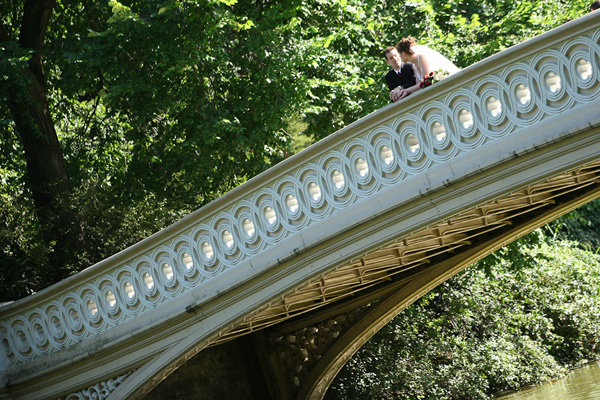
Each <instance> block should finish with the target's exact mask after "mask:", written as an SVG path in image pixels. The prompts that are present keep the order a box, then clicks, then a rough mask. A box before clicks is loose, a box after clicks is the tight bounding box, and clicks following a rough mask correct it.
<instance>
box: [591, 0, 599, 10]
mask: <svg viewBox="0 0 600 400" xmlns="http://www.w3.org/2000/svg"><path fill="white" fill-rule="evenodd" d="M598 9H600V1H595V2H593V3H592V5H591V6H590V10H592V11H595V10H598Z"/></svg>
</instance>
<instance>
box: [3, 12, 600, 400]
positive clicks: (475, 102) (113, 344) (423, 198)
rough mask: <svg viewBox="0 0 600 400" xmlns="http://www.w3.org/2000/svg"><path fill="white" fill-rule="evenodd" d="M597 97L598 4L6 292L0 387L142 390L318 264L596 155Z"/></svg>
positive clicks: (120, 393)
mask: <svg viewBox="0 0 600 400" xmlns="http://www.w3.org/2000/svg"><path fill="white" fill-rule="evenodd" d="M598 109H600V14H599V13H591V14H589V15H587V16H585V17H582V18H580V19H579V20H577V21H572V22H571V23H568V24H565V25H563V26H561V27H559V28H557V29H555V30H553V31H551V32H548V33H546V34H544V35H541V36H539V37H537V38H534V39H532V40H529V41H527V42H525V43H522V44H521V45H518V46H515V47H514V48H511V49H508V50H506V51H504V52H502V53H500V54H497V55H495V56H493V57H490V58H489V59H487V60H484V61H482V62H480V63H477V64H475V65H473V66H471V67H469V68H467V69H465V70H463V71H461V72H459V73H457V74H456V75H453V76H452V77H449V78H447V79H446V80H444V81H442V82H439V83H437V84H436V86H435V89H429V90H424V91H421V92H419V93H417V94H415V95H412V96H411V97H409V98H407V99H405V100H404V101H403V102H402V103H401V104H393V105H389V106H387V107H385V108H383V109H382V110H379V111H377V112H375V113H373V114H371V115H369V116H367V117H365V118H363V119H361V120H359V121H357V122H356V123H354V124H352V125H350V126H348V127H346V128H345V129H343V130H341V131H340V132H338V133H336V134H334V135H332V136H330V137H328V138H326V139H325V140H323V141H321V142H319V143H317V144H316V145H314V146H311V147H310V148H309V149H307V150H305V151H303V152H301V153H299V154H298V155H295V156H293V157H291V158H290V159H288V160H286V161H284V162H282V163H281V164H279V165H277V166H275V167H273V168H272V169H270V170H269V171H267V172H265V173H263V174H261V175H259V176H258V177H256V178H253V179H251V180H250V181H248V182H247V183H246V184H244V185H241V186H240V187H238V188H236V189H234V190H232V191H231V192H230V193H228V194H226V195H225V196H223V197H221V198H220V199H218V200H216V201H214V202H212V203H211V204H209V205H208V206H206V207H203V208H202V209H200V210H198V211H197V212H195V213H193V214H191V215H190V216H188V217H186V218H184V219H183V220H181V221H179V222H177V223H175V224H174V225H172V226H170V227H168V228H166V229H165V230H163V231H161V232H159V233H157V234H155V235H153V236H151V237H149V238H147V239H146V240H144V241H142V242H140V243H138V244H136V245H134V246H132V247H131V248H129V249H126V250H124V251H123V252H121V253H119V254H116V255H114V256H113V257H110V258H109V259H107V260H104V261H102V262H101V263H99V264H97V265H95V266H93V267H90V268H89V269H87V270H85V271H83V272H81V273H80V274H78V275H75V276H73V277H70V278H68V279H66V280H65V281H63V282H60V283H58V284H56V285H54V286H52V287H50V288H48V289H45V290H43V291H42V292H40V293H38V294H35V295H33V296H30V297H28V298H25V299H22V300H20V301H18V302H15V303H13V304H10V305H8V306H5V307H2V308H0V396H2V397H6V398H16V399H27V398H36V399H55V398H58V397H61V396H66V395H68V394H70V393H75V392H77V391H82V390H88V388H90V387H94V386H95V385H100V386H101V387H105V386H106V387H110V388H111V389H110V390H111V394H110V396H111V397H112V398H115V399H117V398H118V399H126V398H136V397H140V396H143V394H145V393H146V392H148V391H149V390H151V388H152V387H153V385H155V384H156V383H157V382H158V381H160V379H162V378H163V377H164V376H166V375H167V374H168V373H169V372H170V371H172V370H173V369H174V368H175V367H176V366H177V365H179V364H180V363H182V362H183V361H184V360H185V359H187V358H189V357H191V356H192V355H193V354H195V353H197V352H198V351H199V350H201V349H202V348H204V347H205V346H208V345H211V344H214V343H218V342H219V341H220V340H222V338H223V337H224V336H227V335H233V334H243V332H248V330H247V329H250V330H251V329H253V327H249V328H247V327H246V325H245V319H246V318H247V317H248V316H249V315H252V314H253V313H255V312H256V310H259V309H261V307H267V308H268V307H269V304H270V303H271V302H273V301H274V300H275V299H278V298H279V297H281V296H283V295H285V294H286V293H287V294H289V293H292V292H293V291H294V290H295V289H296V288H299V287H302V286H303V285H305V284H306V282H309V281H310V280H311V279H313V278H315V277H319V276H322V275H323V274H326V273H328V272H329V271H332V270H333V269H335V268H336V267H338V266H340V265H343V264H344V263H346V262H347V261H348V260H352V259H354V258H356V257H359V256H360V255H364V254H368V253H370V252H371V251H373V250H374V249H377V248H379V247H381V246H382V245H385V244H388V243H390V242H392V241H393V240H395V239H397V238H399V237H404V236H407V235H409V234H411V233H412V232H417V231H419V230H422V229H425V228H426V227H427V226H431V225H433V224H436V223H439V222H440V221H445V220H448V219H450V218H451V217H452V216H455V215H457V214H460V213H461V212H463V211H465V210H470V209H472V208H473V207H476V206H477V205H480V204H484V203H487V202H489V201H492V200H493V199H495V198H499V197H502V196H503V195H506V194H508V193H511V192H514V191H515V190H519V189H521V188H525V187H528V186H530V185H532V184H534V183H536V182H539V181H541V180H544V179H546V178H548V177H552V176H556V175H558V174H561V173H563V172H565V171H569V170H573V169H576V168H577V167H578V166H581V165H585V164H589V163H591V162H593V161H595V160H597V159H598V157H599V154H600V135H599V134H598V127H599V124H600V116H599V115H598ZM288 311H289V310H286V313H288ZM286 313H283V314H281V315H280V314H278V316H277V317H273V319H272V320H271V321H270V323H276V322H277V321H281V320H282V319H285V318H288V317H289V315H288V314H289V313H288V314H286ZM278 318H279V319H278ZM240 327H241V328H240ZM232 332H233V333H232ZM236 332H237V333H236ZM123 376H126V377H125V378H123V379H124V380H121V378H119V377H123ZM100 382H109V383H110V382H112V383H111V384H110V385H109V384H108V383H106V384H105V385H104V386H103V385H101V384H100ZM114 382H121V383H120V384H118V386H116V389H115V388H114V386H115V384H114ZM111 385H112V386H111ZM113 389H114V390H113ZM107 390H108V389H107Z"/></svg>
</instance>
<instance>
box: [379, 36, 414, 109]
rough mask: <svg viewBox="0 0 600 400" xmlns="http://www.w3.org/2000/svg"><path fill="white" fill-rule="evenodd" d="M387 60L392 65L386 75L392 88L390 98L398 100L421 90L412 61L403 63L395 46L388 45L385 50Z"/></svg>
mask: <svg viewBox="0 0 600 400" xmlns="http://www.w3.org/2000/svg"><path fill="white" fill-rule="evenodd" d="M383 55H384V56H385V62H386V64H387V65H389V66H390V67H392V69H391V70H390V72H388V73H387V75H386V76H385V81H386V83H387V85H388V87H389V88H390V100H392V101H393V102H396V101H398V100H400V99H403V98H404V97H406V96H408V95H409V94H411V93H413V92H415V91H417V90H419V82H417V80H416V78H415V76H416V75H415V69H414V66H413V65H412V64H411V63H403V62H402V59H401V58H400V53H398V49H396V48H395V47H392V46H390V47H387V48H386V49H385V50H384V51H383Z"/></svg>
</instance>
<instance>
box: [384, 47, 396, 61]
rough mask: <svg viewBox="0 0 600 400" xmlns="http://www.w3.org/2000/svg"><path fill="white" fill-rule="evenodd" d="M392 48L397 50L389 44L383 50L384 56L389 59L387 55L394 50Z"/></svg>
mask: <svg viewBox="0 0 600 400" xmlns="http://www.w3.org/2000/svg"><path fill="white" fill-rule="evenodd" d="M392 50H396V48H395V47H394V46H388V47H386V48H385V50H383V56H384V57H385V58H386V59H387V55H388V54H389V53H391V52H392Z"/></svg>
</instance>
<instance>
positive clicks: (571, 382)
mask: <svg viewBox="0 0 600 400" xmlns="http://www.w3.org/2000/svg"><path fill="white" fill-rule="evenodd" d="M553 399H557V400H558V399H559V400H597V399H600V363H597V362H596V363H592V364H588V365H586V366H584V367H583V368H580V369H577V370H574V371H572V372H571V373H569V375H567V376H566V377H564V378H563V379H560V380H557V381H552V382H546V383H544V384H542V385H540V386H535V387H532V388H530V389H525V390H522V391H520V392H516V393H511V394H509V395H506V396H502V397H499V398H497V399H496V400H553Z"/></svg>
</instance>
